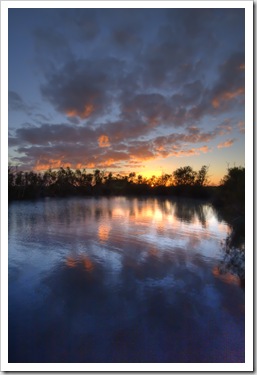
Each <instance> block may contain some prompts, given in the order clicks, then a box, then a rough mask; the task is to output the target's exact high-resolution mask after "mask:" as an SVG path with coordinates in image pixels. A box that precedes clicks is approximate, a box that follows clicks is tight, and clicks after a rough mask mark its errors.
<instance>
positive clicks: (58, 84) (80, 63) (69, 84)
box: [41, 58, 123, 118]
mask: <svg viewBox="0 0 257 375" xmlns="http://www.w3.org/2000/svg"><path fill="white" fill-rule="evenodd" d="M122 70H123V63H122V61H120V60H118V59H116V58H108V59H103V60H97V61H90V60H86V59H81V60H74V61H72V62H70V63H68V64H66V65H65V66H64V67H63V68H61V69H60V70H59V71H58V72H56V73H54V74H52V75H51V76H50V77H49V79H48V81H47V82H46V83H45V84H44V85H43V86H42V87H41V91H42V94H43V96H44V97H45V98H46V99H48V100H49V101H50V102H51V103H52V104H53V105H54V107H55V108H56V109H57V110H58V111H59V112H61V113H65V114H66V115H67V116H71V117H75V116H78V117H80V118H88V117H91V116H92V115H96V116H99V115H101V114H103V113H104V112H106V111H107V110H108V109H109V106H110V105H111V101H112V99H113V98H114V96H115V94H116V92H117V90H118V86H117V80H118V78H119V76H120V75H121V74H122Z"/></svg>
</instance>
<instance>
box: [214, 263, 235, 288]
mask: <svg viewBox="0 0 257 375" xmlns="http://www.w3.org/2000/svg"><path fill="white" fill-rule="evenodd" d="M212 274H213V275H214V276H215V277H217V278H218V279H220V280H221V281H223V282H224V283H226V284H236V285H239V284H240V279H239V277H238V276H236V275H233V274H232V273H229V272H226V273H221V272H220V270H219V267H217V266H216V267H214V268H213V270H212Z"/></svg>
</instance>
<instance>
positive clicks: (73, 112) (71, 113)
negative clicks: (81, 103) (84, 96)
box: [66, 104, 94, 119]
mask: <svg viewBox="0 0 257 375" xmlns="http://www.w3.org/2000/svg"><path fill="white" fill-rule="evenodd" d="M93 112H94V106H93V104H86V105H85V107H84V109H83V110H82V111H80V110H78V109H75V108H71V109H68V110H66V115H67V116H68V117H76V116H78V117H80V118H81V119H86V118H88V117H89V116H90V115H91V114H92V113H93Z"/></svg>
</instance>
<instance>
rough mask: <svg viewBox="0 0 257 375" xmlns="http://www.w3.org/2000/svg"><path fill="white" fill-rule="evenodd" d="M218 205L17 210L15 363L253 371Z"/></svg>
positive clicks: (62, 205) (45, 204)
mask: <svg viewBox="0 0 257 375" xmlns="http://www.w3.org/2000/svg"><path fill="white" fill-rule="evenodd" d="M228 233H229V227H228V226H227V224H226V223H225V222H223V221H218V219H217V216H216V214H215V212H214V211H213V209H212V207H211V206H210V205H208V204H200V203H196V202H193V201H185V200H159V199H127V198H110V199H108V198H99V199H96V198H92V199H91V198H86V199H82V198H71V199H45V200H41V201H37V202H15V203H11V204H10V206H9V362H184V363H186V362H244V341H245V340H244V291H243V289H242V288H240V286H239V285H238V282H237V279H236V278H235V277H233V276H231V275H225V276H224V275H222V276H220V275H219V272H218V267H219V265H220V263H221V262H222V260H223V258H224V253H223V250H222V246H221V241H223V240H224V239H225V238H226V236H227V235H228Z"/></svg>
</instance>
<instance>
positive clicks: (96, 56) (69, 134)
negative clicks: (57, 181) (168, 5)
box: [9, 9, 244, 169]
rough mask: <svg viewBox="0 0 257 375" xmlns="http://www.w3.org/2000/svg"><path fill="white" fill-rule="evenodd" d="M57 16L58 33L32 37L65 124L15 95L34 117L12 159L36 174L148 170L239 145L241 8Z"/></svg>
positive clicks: (44, 95)
mask: <svg viewBox="0 0 257 375" xmlns="http://www.w3.org/2000/svg"><path fill="white" fill-rule="evenodd" d="M39 12H40V10H39ZM46 14H50V13H45V12H42V13H41V16H42V17H43V19H44V17H46ZM50 15H51V17H52V21H51V19H50V18H51V17H48V18H49V19H50V21H48V22H50V24H51V22H52V24H51V28H49V24H47V25H45V26H44V25H43V24H42V25H39V26H37V27H36V28H34V29H31V30H30V31H31V38H32V39H33V40H34V55H35V63H36V64H37V67H38V69H39V70H40V72H41V78H42V79H41V80H40V86H39V93H40V95H41V100H43V101H44V102H45V103H47V105H49V108H52V110H54V111H55V112H56V114H57V115H58V118H62V121H59V122H56V121H52V120H51V121H50V120H49V121H46V119H47V116H46V115H45V114H44V113H42V114H40V113H37V114H36V113H34V112H33V108H31V107H29V106H27V105H26V104H25V101H24V100H23V99H22V94H21V95H20V94H18V92H15V91H13V90H11V91H10V92H9V109H10V111H23V112H25V113H27V115H29V116H30V120H29V121H28V122H29V126H28V125H25V126H24V125H22V124H21V125H20V126H19V127H18V128H16V129H15V130H14V132H13V133H12V134H11V136H10V139H9V146H10V147H12V148H13V149H14V150H15V153H16V154H15V156H12V161H15V162H18V163H20V164H23V166H24V167H25V168H37V169H43V168H45V167H46V166H52V167H54V166H60V165H70V166H72V167H78V166H80V167H82V166H83V167H84V166H85V167H87V168H96V167H98V168H105V167H108V168H124V167H129V166H131V165H138V166H140V165H142V164H143V163H144V162H145V161H147V160H154V159H156V158H167V157H170V156H173V157H178V156H183V155H184V156H186V155H187V156H190V155H199V154H202V153H208V152H213V150H214V148H216V147H218V148H223V147H231V146H232V145H233V143H234V142H235V141H236V139H235V137H233V138H230V139H224V137H225V135H227V134H230V133H231V132H232V131H233V128H236V129H237V131H238V132H239V133H240V132H241V133H242V132H243V114H244V13H243V10H240V9H170V10H166V11H165V10H150V9H145V10H133V9H130V10H127V11H126V12H125V10H118V9H117V10H113V11H112V12H111V10H110V9H106V10H87V9H84V10H80V11H77V10H75V9H73V10H72V11H71V13H70V14H69V13H68V11H65V10H64V9H62V10H59V11H58V10H52V13H51V14H50ZM120 17H122V18H120ZM121 19H122V22H121V21H120V20H121ZM53 20H54V21H55V23H54V22H53ZM217 25H219V26H217ZM222 31H224V32H225V36H224V38H223V39H222V38H221V35H222ZM31 111H32V115H31V113H29V112H31ZM238 113H239V115H240V116H241V117H238ZM33 116H34V117H33ZM40 116H41V117H40ZM36 117H37V121H35V118H36ZM224 118H232V121H230V120H227V123H226V121H225V120H224ZM33 119H34V120H33ZM224 121H225V122H224ZM234 124H236V125H235V126H234ZM222 137H223V139H222Z"/></svg>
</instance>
